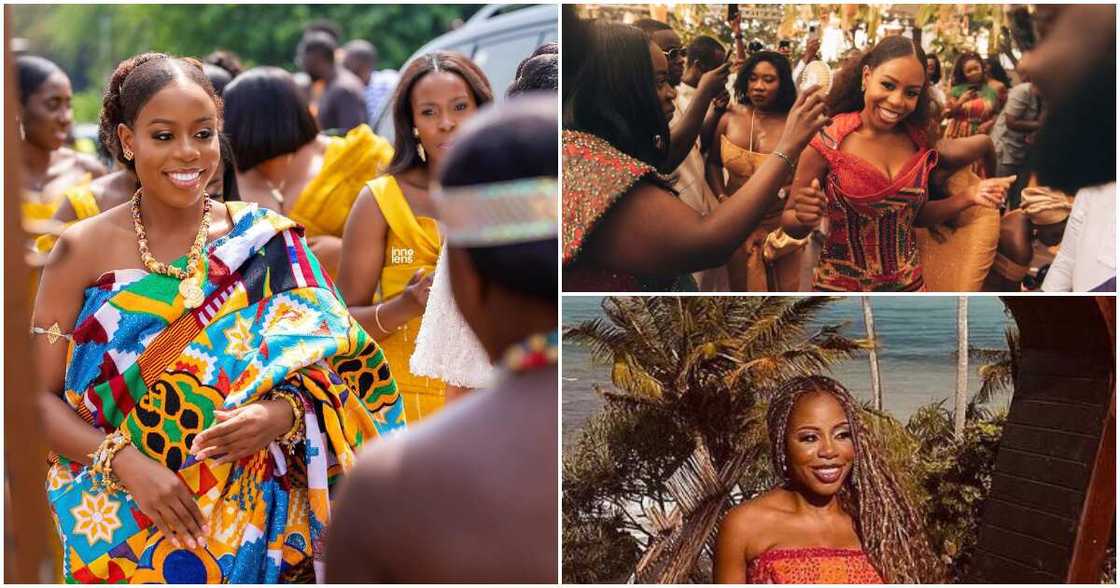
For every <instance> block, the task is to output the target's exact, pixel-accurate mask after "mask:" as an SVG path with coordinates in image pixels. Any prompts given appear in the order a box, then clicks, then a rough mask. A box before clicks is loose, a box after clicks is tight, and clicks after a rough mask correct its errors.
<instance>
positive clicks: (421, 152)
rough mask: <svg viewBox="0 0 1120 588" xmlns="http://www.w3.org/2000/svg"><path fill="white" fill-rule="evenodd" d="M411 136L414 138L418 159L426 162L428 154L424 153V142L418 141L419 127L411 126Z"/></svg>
mask: <svg viewBox="0 0 1120 588" xmlns="http://www.w3.org/2000/svg"><path fill="white" fill-rule="evenodd" d="M412 136H413V137H414V138H415V139H416V154H417V155H419V156H420V161H423V162H424V163H428V154H427V153H424V144H423V143H421V142H420V129H418V128H416V127H412Z"/></svg>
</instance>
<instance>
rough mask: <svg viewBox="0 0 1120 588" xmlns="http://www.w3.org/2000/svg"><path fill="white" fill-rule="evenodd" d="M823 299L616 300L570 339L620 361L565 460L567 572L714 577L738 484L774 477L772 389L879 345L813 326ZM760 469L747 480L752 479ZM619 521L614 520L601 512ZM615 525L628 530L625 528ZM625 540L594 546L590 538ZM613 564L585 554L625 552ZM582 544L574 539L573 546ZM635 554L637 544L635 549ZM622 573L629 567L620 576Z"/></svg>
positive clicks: (745, 487)
mask: <svg viewBox="0 0 1120 588" xmlns="http://www.w3.org/2000/svg"><path fill="white" fill-rule="evenodd" d="M830 303H831V299H827V298H821V297H805V298H784V297H704V298H701V297H687V298H672V297H634V298H608V299H606V300H604V302H603V311H604V313H605V314H606V319H605V320H604V319H596V320H592V321H588V322H585V323H582V324H580V325H578V326H576V327H573V328H571V329H568V330H567V331H566V332H565V337H566V338H567V340H568V341H571V342H574V343H576V344H579V345H583V346H585V347H587V348H588V349H589V350H590V351H591V354H592V357H593V358H594V359H595V360H597V361H600V362H603V363H606V364H608V365H611V366H612V371H611V381H612V384H613V388H611V389H609V390H599V392H600V393H601V394H602V395H603V396H604V397H605V399H606V401H607V407H606V409H605V410H604V411H603V412H602V413H600V414H599V415H597V416H596V417H593V418H592V421H591V422H590V423H589V425H588V426H587V427H586V428H585V430H584V432H583V433H582V434H581V436H580V438H579V440H578V441H577V443H576V444H575V446H574V447H573V448H572V449H571V450H570V451H567V452H566V455H565V457H564V521H565V528H564V545H565V548H564V578H565V582H574V581H579V582H595V581H618V580H619V579H620V578H619V575H620V574H622V573H623V570H624V569H626V567H629V566H632V567H629V569H630V570H632V571H633V573H634V575H635V576H636V579H637V580H638V581H640V582H674V583H679V582H683V581H688V580H709V579H710V577H707V576H705V571H704V570H703V567H702V566H701V567H699V568H698V567H697V565H696V564H697V561H698V559H700V556H701V555H702V554H704V553H707V552H708V550H709V549H710V546H709V539H710V538H711V536H712V534H713V530H714V529H715V526H716V524H717V523H718V521H719V517H720V516H721V515H722V514H723V512H724V511H725V510H726V508H727V506H728V504H727V503H728V499H729V498H730V497H731V496H732V494H733V492H734V491H735V489H736V487H740V490H741V491H742V492H744V493H748V492H757V491H758V490H761V489H763V488H765V487H769V485H770V482H771V481H772V480H773V479H774V477H773V474H772V472H770V471H769V469H770V466H769V463H768V447H767V446H768V443H767V440H766V423H765V408H766V402H767V398H768V393H769V391H770V390H772V389H773V388H774V387H775V386H777V385H778V384H779V383H780V382H782V381H784V380H786V379H787V378H789V377H792V376H794V375H799V374H809V373H820V372H822V371H824V370H826V369H828V367H829V366H830V365H832V364H833V363H835V362H836V361H838V360H841V359H845V358H849V357H852V356H853V355H855V354H856V353H858V352H860V351H863V350H865V349H866V348H867V347H868V343H867V342H866V341H858V340H851V339H848V338H845V337H843V336H841V335H839V334H838V333H837V331H836V330H835V329H830V328H822V329H820V330H818V331H817V332H816V333H813V334H808V332H807V329H808V327H809V325H810V323H811V321H812V320H813V319H814V317H815V316H816V315H817V313H818V312H819V311H820V310H821V309H823V308H824V307H825V306H826V305H828V304H830ZM748 473H750V474H751V476H750V479H749V480H744V478H745V477H746V475H747V474H748ZM611 521H613V523H614V524H615V525H622V527H621V528H619V527H618V526H613V527H609V526H608V528H607V529H606V530H605V529H604V527H605V525H604V522H611ZM617 531H625V532H626V533H619V532H617ZM596 536H598V537H604V538H606V539H607V540H608V541H609V542H610V545H611V546H612V547H613V548H614V549H613V551H612V549H601V548H591V547H590V546H589V545H588V542H587V538H588V537H596ZM635 546H637V547H639V548H640V551H641V553H642V555H641V557H640V559H639V560H637V561H632V562H631V561H630V560H627V561H624V562H619V561H618V560H617V559H615V560H612V561H614V567H613V568H612V570H611V571H610V572H608V573H606V574H604V575H598V574H596V571H595V570H588V569H587V568H586V567H585V566H583V565H582V562H580V561H579V560H577V559H575V558H576V557H578V556H579V555H581V554H583V555H587V554H595V557H597V558H598V560H599V561H606V560H608V559H610V558H609V557H608V556H607V554H609V553H621V552H627V550H630V549H633V548H634V547H635ZM569 548H575V549H571V550H570V549H569ZM629 553H632V554H633V555H634V556H636V552H633V551H630V552H629ZM621 579H625V578H621Z"/></svg>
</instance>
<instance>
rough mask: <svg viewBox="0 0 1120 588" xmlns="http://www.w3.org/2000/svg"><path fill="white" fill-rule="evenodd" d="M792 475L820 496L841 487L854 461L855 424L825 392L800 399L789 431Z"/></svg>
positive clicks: (804, 486) (787, 432) (787, 441)
mask: <svg viewBox="0 0 1120 588" xmlns="http://www.w3.org/2000/svg"><path fill="white" fill-rule="evenodd" d="M786 453H787V456H788V458H789V459H788V461H787V463H788V464H789V479H790V480H791V481H792V482H794V483H795V484H796V485H797V486H800V487H801V488H804V489H806V490H808V491H810V492H812V493H813V494H816V495H818V496H832V495H834V494H836V493H837V492H839V491H840V488H841V487H842V486H843V485H844V481H845V480H847V478H848V474H849V473H851V469H852V462H853V461H855V457H856V451H855V443H854V442H853V441H852V427H851V424H850V423H849V422H848V415H847V414H845V412H844V407H843V406H842V405H841V404H840V401H839V400H837V399H836V397H835V396H833V395H831V394H828V393H826V392H808V393H806V394H803V395H802V396H801V397H800V398H798V399H797V403H796V404H794V406H793V410H792V412H791V413H790V415H789V425H788V429H787V431H786Z"/></svg>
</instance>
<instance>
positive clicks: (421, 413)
mask: <svg viewBox="0 0 1120 588" xmlns="http://www.w3.org/2000/svg"><path fill="white" fill-rule="evenodd" d="M366 185H367V186H369V190H370V192H372V193H373V198H374V200H375V201H376V202H377V206H378V207H379V208H380V209H381V214H382V215H383V216H384V217H385V222H386V223H387V224H388V225H389V232H388V235H387V237H386V239H385V257H384V262H383V264H382V269H381V279H380V287H379V288H378V290H379V292H378V293H377V294H375V295H374V299H373V302H374V303H375V304H376V303H380V302H383V301H385V300H390V299H392V298H394V297H396V296H399V295H400V294H401V293H402V292H404V288H405V286H407V285H408V281H409V280H410V279H412V276H413V274H415V273H416V270H418V269H421V268H422V269H423V270H424V271H425V272H426V273H427V274H429V275H431V274H432V273H433V272H434V271H435V267H436V260H437V259H438V258H439V250H440V245H441V241H442V239H443V237H442V236H441V235H440V232H439V225H438V224H437V223H436V221H435V219H432V218H428V217H417V216H416V215H415V214H413V212H412V208H411V207H410V206H409V205H408V201H407V200H405V198H404V193H403V192H401V187H400V186H399V185H398V184H397V180H396V178H394V177H393V176H382V177H380V178H377V179H376V180H373V181H372V182H369V183H368V184H366ZM421 318H422V317H419V316H418V317H416V318H413V319H411V320H409V321H408V322H407V323H405V324H404V325H402V326H401V327H400V328H399V329H397V330H396V331H394V332H393V334H391V335H389V336H388V337H386V338H384V339H380V340H378V343H380V344H381V348H382V349H383V350H384V351H385V358H386V359H387V360H388V361H389V365H390V366H391V368H392V370H393V377H394V378H395V379H396V380H397V388H398V389H399V390H400V393H401V397H402V398H403V399H404V411H405V419H406V420H407V421H408V422H409V423H415V422H417V421H418V420H421V419H423V418H425V417H427V416H429V415H431V414H432V413H434V412H436V411H438V410H439V409H440V408H442V407H443V402H444V388H445V385H444V383H443V382H442V381H441V380H437V379H434V378H426V377H423V376H417V375H414V374H412V373H411V371H410V369H409V363H410V362H409V360H410V358H411V357H412V351H413V349H415V347H416V336H417V334H419V333H420V320H421Z"/></svg>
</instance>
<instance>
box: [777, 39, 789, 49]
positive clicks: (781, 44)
mask: <svg viewBox="0 0 1120 588" xmlns="http://www.w3.org/2000/svg"><path fill="white" fill-rule="evenodd" d="M788 47H789V40H788V39H785V40H781V41H778V48H779V49H785V48H788Z"/></svg>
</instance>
